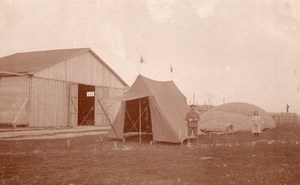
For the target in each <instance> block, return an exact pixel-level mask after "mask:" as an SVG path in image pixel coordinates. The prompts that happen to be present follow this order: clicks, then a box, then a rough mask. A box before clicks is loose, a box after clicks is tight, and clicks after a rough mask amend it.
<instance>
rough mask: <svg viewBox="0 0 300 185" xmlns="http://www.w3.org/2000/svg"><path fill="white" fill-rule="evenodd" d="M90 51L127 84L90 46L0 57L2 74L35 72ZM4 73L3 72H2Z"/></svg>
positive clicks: (0, 71)
mask: <svg viewBox="0 0 300 185" xmlns="http://www.w3.org/2000/svg"><path fill="white" fill-rule="evenodd" d="M87 51H90V52H91V53H92V54H93V55H94V56H95V57H96V58H97V59H98V60H100V61H101V62H102V63H103V64H104V65H105V66H106V67H107V68H108V69H109V70H110V71H111V72H112V73H114V75H116V76H117V78H118V79H119V80H120V81H122V83H123V84H124V85H126V86H128V84H127V83H126V82H125V81H124V80H123V79H122V78H121V77H120V76H119V75H118V74H117V73H116V72H115V71H113V70H112V69H111V68H110V67H109V66H108V65H107V64H106V63H105V62H104V61H103V60H102V59H101V58H100V57H99V56H98V55H97V54H96V53H95V52H93V50H91V49H90V48H75V49H60V50H47V51H33V52H23V53H16V54H13V55H9V56H6V57H2V58H0V76H3V75H4V74H3V73H6V75H4V76H7V75H8V76H9V75H22V74H33V73H35V72H38V71H41V70H43V69H45V68H47V67H50V66H52V65H55V64H57V63H59V62H62V61H64V60H66V59H69V58H72V57H75V56H78V55H80V54H82V53H84V52H87ZM1 73H2V74H1Z"/></svg>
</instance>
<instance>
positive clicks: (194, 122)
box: [185, 104, 200, 140]
mask: <svg viewBox="0 0 300 185" xmlns="http://www.w3.org/2000/svg"><path fill="white" fill-rule="evenodd" d="M195 108H196V105H194V104H193V105H190V110H189V112H188V113H187V114H186V117H185V120H186V121H187V127H188V136H189V137H191V136H192V132H194V136H195V138H197V140H198V121H199V120H200V116H199V113H198V112H197V111H196V110H195Z"/></svg>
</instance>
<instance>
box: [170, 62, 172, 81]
mask: <svg viewBox="0 0 300 185" xmlns="http://www.w3.org/2000/svg"><path fill="white" fill-rule="evenodd" d="M170 72H171V79H172V80H173V67H172V64H171V65H170Z"/></svg>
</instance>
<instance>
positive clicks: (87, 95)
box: [86, 91, 95, 97]
mask: <svg viewBox="0 0 300 185" xmlns="http://www.w3.org/2000/svg"><path fill="white" fill-rule="evenodd" d="M94 96H95V92H94V91H88V92H86V97H94Z"/></svg>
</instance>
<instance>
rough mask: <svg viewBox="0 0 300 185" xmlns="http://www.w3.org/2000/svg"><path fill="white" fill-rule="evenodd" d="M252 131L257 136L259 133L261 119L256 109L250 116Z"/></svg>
mask: <svg viewBox="0 0 300 185" xmlns="http://www.w3.org/2000/svg"><path fill="white" fill-rule="evenodd" d="M252 133H253V134H254V136H258V135H259V134H260V133H261V120H260V116H259V115H258V112H257V111H254V113H253V116H252Z"/></svg>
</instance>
